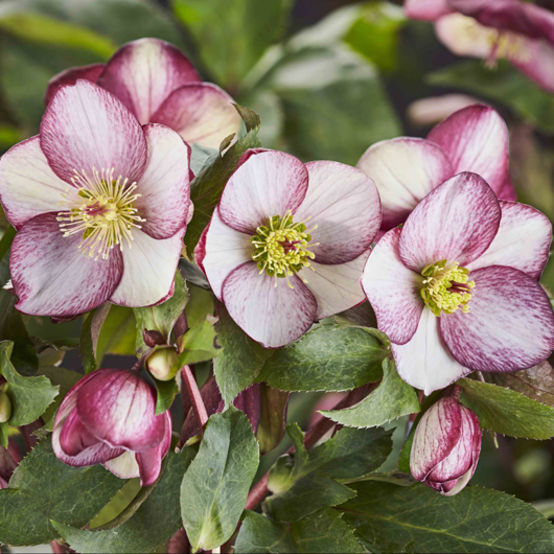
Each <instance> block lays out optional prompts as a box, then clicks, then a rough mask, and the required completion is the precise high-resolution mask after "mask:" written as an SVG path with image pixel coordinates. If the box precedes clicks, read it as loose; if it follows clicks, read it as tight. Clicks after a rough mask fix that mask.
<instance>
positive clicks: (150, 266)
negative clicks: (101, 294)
mask: <svg viewBox="0 0 554 554" xmlns="http://www.w3.org/2000/svg"><path fill="white" fill-rule="evenodd" d="M184 234H185V230H184V229H182V230H181V231H179V232H178V233H177V234H175V235H174V236H172V237H169V238H168V239H160V240H158V239H154V238H152V237H151V236H150V235H147V234H146V233H143V232H142V231H139V230H134V231H133V243H132V245H131V246H127V245H125V247H124V249H123V252H122V254H123V275H122V277H121V281H120V283H119V285H118V287H117V288H116V289H115V292H114V293H113V294H112V296H111V298H110V300H111V301H112V302H114V303H115V304H120V305H121V306H130V307H133V308H135V307H140V306H151V305H152V304H157V303H158V302H161V301H163V300H165V299H166V298H168V296H170V295H171V291H172V287H173V279H174V277H175V270H176V269H177V264H178V263H179V258H180V257H181V250H182V248H183V236H184Z"/></svg>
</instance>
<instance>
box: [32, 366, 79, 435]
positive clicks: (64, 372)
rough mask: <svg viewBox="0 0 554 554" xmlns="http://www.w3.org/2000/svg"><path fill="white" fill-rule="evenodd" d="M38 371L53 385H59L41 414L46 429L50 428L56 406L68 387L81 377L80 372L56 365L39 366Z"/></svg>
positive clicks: (67, 390) (52, 423)
mask: <svg viewBox="0 0 554 554" xmlns="http://www.w3.org/2000/svg"><path fill="white" fill-rule="evenodd" d="M40 373H41V375H45V376H46V377H47V378H48V379H49V380H50V382H51V383H52V384H53V385H56V386H58V387H59V393H58V395H57V396H56V398H55V399H54V402H52V404H50V406H48V408H47V410H46V411H45V412H44V414H43V415H42V419H43V420H44V423H45V425H46V427H47V429H49V430H52V426H53V425H54V417H55V416H56V412H57V410H58V406H59V405H60V404H61V402H62V400H63V399H64V397H65V395H66V394H67V393H68V392H69V389H71V387H72V386H73V385H75V384H76V383H77V381H79V379H81V377H82V374H81V373H77V372H76V371H71V370H69V369H65V368H64V367H56V366H41V368H40Z"/></svg>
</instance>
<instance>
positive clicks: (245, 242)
mask: <svg viewBox="0 0 554 554" xmlns="http://www.w3.org/2000/svg"><path fill="white" fill-rule="evenodd" d="M252 251H253V250H252V243H251V242H250V235H246V234H245V233H241V232H240V231H235V229H233V228H232V227H229V226H228V225H225V223H223V221H221V218H220V217H219V214H218V212H217V210H215V211H214V213H213V215H212V219H211V221H210V223H209V225H208V227H207V228H206V229H205V231H204V233H203V234H202V238H201V239H200V241H199V242H198V246H197V247H196V249H195V250H194V255H195V257H196V263H197V264H198V265H199V266H200V267H201V268H202V270H203V271H204V273H205V274H206V277H207V278H208V281H209V282H210V287H212V291H213V293H214V294H215V295H216V297H217V298H218V299H219V300H221V287H222V285H223V281H224V280H225V277H227V275H229V273H231V271H233V269H235V268H236V267H238V266H239V265H242V264H243V263H245V262H247V261H249V260H251V259H252Z"/></svg>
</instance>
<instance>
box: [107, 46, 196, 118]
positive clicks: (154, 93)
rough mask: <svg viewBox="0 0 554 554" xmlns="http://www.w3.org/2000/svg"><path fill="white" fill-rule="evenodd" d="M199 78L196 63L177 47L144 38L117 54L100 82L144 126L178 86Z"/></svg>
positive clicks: (121, 49) (123, 48) (124, 47)
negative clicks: (190, 60)
mask: <svg viewBox="0 0 554 554" xmlns="http://www.w3.org/2000/svg"><path fill="white" fill-rule="evenodd" d="M199 80H200V79H199V77H198V74H197V73H196V70H195V69H194V66H193V65H192V64H191V63H190V62H189V61H188V60H187V58H186V57H185V56H183V54H182V53H181V52H180V51H179V50H178V49H177V48H175V46H173V45H171V44H169V43H167V42H165V41H163V40H159V39H156V38H143V39H140V40H134V41H133V42H129V43H127V44H125V45H124V46H122V47H121V48H120V49H119V50H118V51H117V52H116V53H115V54H114V55H113V57H112V59H111V60H110V61H109V62H108V64H107V65H106V69H105V70H104V73H102V75H101V76H100V78H99V79H98V84H99V85H101V86H102V87H104V88H105V89H106V90H109V91H110V92H111V93H113V94H115V95H116V96H117V97H118V98H119V99H120V100H121V101H122V102H123V103H124V104H125V106H127V108H129V110H131V111H132V112H133V113H134V114H135V115H136V117H137V119H138V120H139V121H140V123H141V124H143V125H144V124H145V123H148V122H149V121H150V118H151V116H152V114H153V113H154V112H155V111H156V110H157V109H158V108H159V107H160V106H161V104H162V103H163V102H164V100H165V99H166V98H167V97H168V96H169V95H170V94H171V93H172V92H173V91H174V90H175V89H176V88H178V87H180V86H182V85H185V84H186V83H193V82H196V81H199Z"/></svg>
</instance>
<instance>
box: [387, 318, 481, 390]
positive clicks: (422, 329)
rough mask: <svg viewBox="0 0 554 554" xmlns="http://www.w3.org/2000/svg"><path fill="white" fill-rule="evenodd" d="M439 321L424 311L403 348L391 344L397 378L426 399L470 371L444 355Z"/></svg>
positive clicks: (447, 352) (444, 349) (447, 355)
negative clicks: (413, 332)
mask: <svg viewBox="0 0 554 554" xmlns="http://www.w3.org/2000/svg"><path fill="white" fill-rule="evenodd" d="M439 319H442V318H438V317H436V316H435V315H434V314H433V312H432V311H431V310H429V309H427V308H426V309H424V310H423V312H422V313H421V318H420V320H419V324H418V326H417V330H416V332H415V334H414V335H413V337H412V338H411V339H410V340H409V341H408V342H407V343H406V344H403V345H398V344H394V343H393V344H391V349H392V353H393V356H394V360H395V362H396V368H397V369H398V374H399V375H400V377H402V379H404V381H406V383H408V384H410V385H412V387H416V388H418V389H421V390H423V392H424V393H425V394H426V395H429V394H431V393H432V392H433V391H435V390H438V389H444V388H445V387H447V386H448V385H450V384H452V383H453V382H454V381H457V380H458V379H460V377H463V376H464V375H467V374H468V373H471V371H472V370H471V369H469V368H467V367H464V366H463V365H462V364H460V363H459V362H458V361H457V360H456V359H455V358H453V357H452V355H451V354H450V352H449V351H448V348H447V347H446V346H445V344H444V343H443V341H442V339H441V336H440V331H439Z"/></svg>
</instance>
